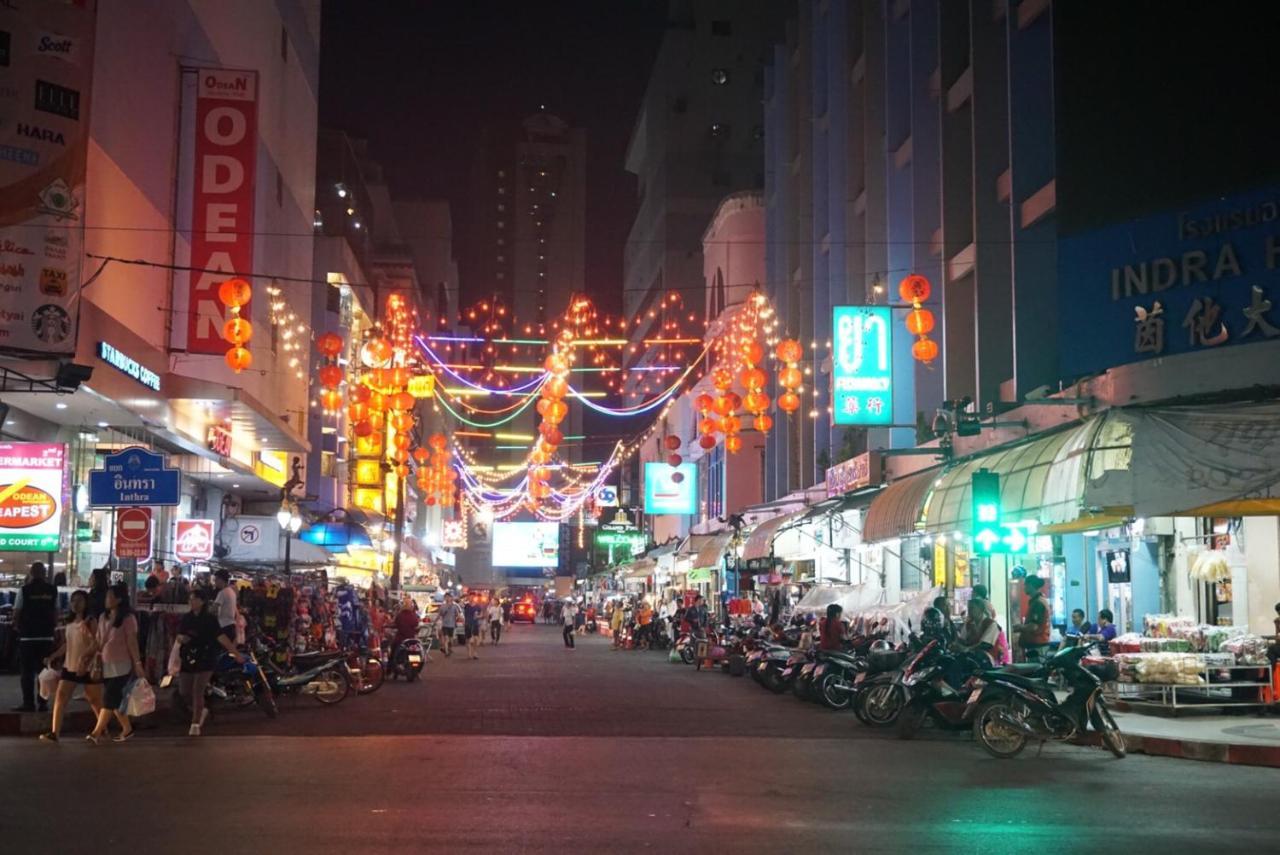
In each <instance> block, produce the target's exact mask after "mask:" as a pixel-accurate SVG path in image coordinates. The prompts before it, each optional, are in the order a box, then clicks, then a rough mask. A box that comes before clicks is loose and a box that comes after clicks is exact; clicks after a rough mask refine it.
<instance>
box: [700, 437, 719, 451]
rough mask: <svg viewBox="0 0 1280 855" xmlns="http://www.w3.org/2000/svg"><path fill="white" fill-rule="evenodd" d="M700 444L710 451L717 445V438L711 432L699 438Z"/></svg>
mask: <svg viewBox="0 0 1280 855" xmlns="http://www.w3.org/2000/svg"><path fill="white" fill-rule="evenodd" d="M698 445H700V446H702V447H703V448H704V449H706V450H707V451H710V450H711V449H713V448H715V447H716V438H715V437H714V436H712V435H711V434H706V435H704V436H703V437H702V438H701V439H699V440H698Z"/></svg>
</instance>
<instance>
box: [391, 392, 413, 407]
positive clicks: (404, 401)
mask: <svg viewBox="0 0 1280 855" xmlns="http://www.w3.org/2000/svg"><path fill="white" fill-rule="evenodd" d="M416 400H417V399H416V398H414V397H413V396H412V395H410V394H409V393H408V392H397V393H396V394H395V395H393V396H391V408H392V409H393V410H401V411H404V410H412V409H413V404H414V402H415V401H416Z"/></svg>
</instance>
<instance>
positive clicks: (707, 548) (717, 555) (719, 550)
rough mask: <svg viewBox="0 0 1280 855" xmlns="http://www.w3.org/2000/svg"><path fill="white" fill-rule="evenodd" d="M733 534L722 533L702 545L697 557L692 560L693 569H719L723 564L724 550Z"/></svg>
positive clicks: (729, 532) (728, 532)
mask: <svg viewBox="0 0 1280 855" xmlns="http://www.w3.org/2000/svg"><path fill="white" fill-rule="evenodd" d="M731 537H733V532H731V531H722V532H717V533H716V534H714V535H712V536H711V537H710V539H708V540H706V541H705V542H703V544H702V548H701V549H699V550H698V554H697V556H696V557H695V558H694V559H693V566H694V569H697V568H699V567H719V566H721V564H723V562H724V550H725V547H727V546H728V545H729V539H730V538H731Z"/></svg>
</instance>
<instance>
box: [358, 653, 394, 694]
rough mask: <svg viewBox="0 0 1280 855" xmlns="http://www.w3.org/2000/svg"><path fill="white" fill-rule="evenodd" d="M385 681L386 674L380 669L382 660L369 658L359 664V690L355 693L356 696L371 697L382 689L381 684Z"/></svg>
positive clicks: (384, 670) (383, 669)
mask: <svg viewBox="0 0 1280 855" xmlns="http://www.w3.org/2000/svg"><path fill="white" fill-rule="evenodd" d="M386 679H387V672H386V669H385V668H383V667H382V660H381V659H378V658H375V657H373V656H370V657H369V658H368V659H365V660H364V661H363V662H361V663H360V688H359V689H358V690H357V691H356V694H358V695H372V694H373V693H374V692H376V691H378V690H379V689H381V688H382V684H383V682H384V681H386Z"/></svg>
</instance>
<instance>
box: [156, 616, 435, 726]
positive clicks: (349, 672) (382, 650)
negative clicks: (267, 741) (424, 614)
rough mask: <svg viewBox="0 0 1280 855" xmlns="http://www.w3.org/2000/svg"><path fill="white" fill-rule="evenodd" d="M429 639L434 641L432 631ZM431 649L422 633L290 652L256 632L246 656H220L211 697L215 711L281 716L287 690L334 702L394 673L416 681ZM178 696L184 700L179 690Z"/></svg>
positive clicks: (375, 685)
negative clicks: (401, 638) (279, 704)
mask: <svg viewBox="0 0 1280 855" xmlns="http://www.w3.org/2000/svg"><path fill="white" fill-rule="evenodd" d="M425 644H430V637H429V636H428V637H427V640H426V642H425ZM425 652H426V648H425V647H424V641H423V640H421V639H420V638H411V639H408V640H406V641H404V642H402V643H401V644H400V645H399V646H398V647H396V648H395V649H394V650H393V649H392V645H391V640H390V636H388V637H387V638H384V639H382V640H381V644H380V646H377V648H376V649H373V648H371V647H366V646H355V645H349V646H347V647H345V648H343V649H339V650H326V651H317V652H313V653H288V654H286V653H285V652H283V651H281V650H280V649H279V648H278V646H277V645H276V644H274V643H273V642H272V641H271V639H269V638H267V637H266V636H263V635H255V636H254V637H252V638H250V639H249V643H248V644H246V645H243V646H241V648H240V653H241V655H242V656H243V658H244V660H245V661H244V662H237V661H236V660H235V659H234V658H232V657H231V656H230V655H227V654H223V655H222V656H221V657H220V659H219V663H218V667H217V669H216V670H215V671H214V672H213V676H212V679H211V680H210V681H209V687H208V689H207V690H206V692H205V700H206V702H207V703H208V704H209V706H210V708H211V709H213V710H214V711H215V712H216V711H217V710H218V709H219V708H223V709H228V708H229V709H237V708H249V707H253V706H255V705H256V706H257V707H258V709H260V710H261V711H262V712H263V713H264V714H265V715H266V716H267V717H268V718H275V717H276V715H277V712H278V707H277V705H276V699H277V698H279V697H280V696H281V695H290V694H293V695H307V696H310V697H311V698H313V699H315V700H316V701H317V702H318V703H321V704H324V705H332V704H337V703H340V702H342V701H344V700H346V698H347V697H348V696H349V695H351V694H352V693H355V694H358V695H368V694H372V693H373V692H376V691H377V690H378V689H380V688H381V687H382V685H383V683H385V682H386V680H387V679H388V678H390V679H392V680H395V679H400V678H402V679H404V680H406V681H408V682H413V681H415V680H417V679H418V675H419V674H420V673H421V672H422V666H423V662H424V657H425ZM175 699H177V700H180V696H178V695H177V694H176V693H175ZM179 709H180V711H181V712H182V713H183V714H184V715H185V714H186V712H187V711H185V710H181V707H179Z"/></svg>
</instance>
